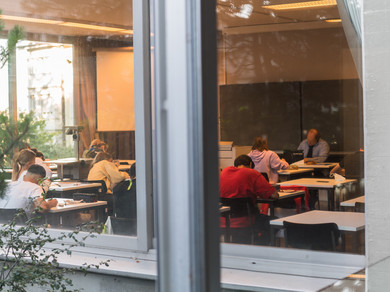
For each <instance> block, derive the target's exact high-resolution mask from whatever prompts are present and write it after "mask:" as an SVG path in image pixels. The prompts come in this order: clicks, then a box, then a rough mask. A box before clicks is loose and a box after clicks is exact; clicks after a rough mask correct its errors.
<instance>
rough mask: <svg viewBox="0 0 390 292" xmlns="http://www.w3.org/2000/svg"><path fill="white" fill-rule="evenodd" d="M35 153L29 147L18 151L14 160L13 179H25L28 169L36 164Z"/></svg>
mask: <svg viewBox="0 0 390 292" xmlns="http://www.w3.org/2000/svg"><path fill="white" fill-rule="evenodd" d="M35 157H36V155H35V153H34V152H33V151H31V150H29V149H23V150H20V151H19V152H18V153H16V155H15V157H14V160H13V162H12V180H13V181H16V180H18V179H19V178H21V179H23V176H24V175H25V174H26V172H27V169H28V168H29V167H30V166H31V165H33V164H35Z"/></svg>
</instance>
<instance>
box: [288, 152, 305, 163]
mask: <svg viewBox="0 0 390 292" xmlns="http://www.w3.org/2000/svg"><path fill="white" fill-rule="evenodd" d="M283 158H284V160H286V161H287V162H288V164H291V163H294V162H296V161H298V160H302V159H303V151H302V150H283Z"/></svg>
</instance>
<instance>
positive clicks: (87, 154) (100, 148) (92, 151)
mask: <svg viewBox="0 0 390 292" xmlns="http://www.w3.org/2000/svg"><path fill="white" fill-rule="evenodd" d="M106 151H107V144H106V143H104V142H103V141H102V140H99V139H95V140H92V142H91V144H90V145H89V149H87V150H85V151H84V152H83V158H95V157H96V155H97V154H98V153H101V152H106Z"/></svg>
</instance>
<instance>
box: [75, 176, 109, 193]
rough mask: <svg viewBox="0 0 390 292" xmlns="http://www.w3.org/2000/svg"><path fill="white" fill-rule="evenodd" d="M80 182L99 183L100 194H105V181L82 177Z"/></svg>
mask: <svg viewBox="0 0 390 292" xmlns="http://www.w3.org/2000/svg"><path fill="white" fill-rule="evenodd" d="M80 181H81V182H87V183H100V184H101V185H102V188H101V190H100V193H101V194H107V186H106V182H105V181H104V180H102V179H101V180H88V179H82V180H80Z"/></svg>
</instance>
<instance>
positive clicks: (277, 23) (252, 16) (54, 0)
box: [0, 0, 341, 37]
mask: <svg viewBox="0 0 390 292" xmlns="http://www.w3.org/2000/svg"><path fill="white" fill-rule="evenodd" d="M305 1H308V0H305ZM286 2H290V3H291V2H303V0H217V13H218V30H221V31H223V32H225V33H232V34H234V33H240V34H241V33H251V32H263V31H280V30H297V29H319V28H329V27H333V26H341V24H340V23H328V22H325V21H324V20H325V19H335V18H339V17H340V16H339V13H338V9H337V6H331V7H325V8H311V9H294V10H284V11H272V10H269V9H265V8H263V7H262V5H263V3H266V4H268V5H272V4H281V3H286ZM0 9H1V10H2V14H3V15H4V16H19V17H27V19H22V20H20V19H17V20H15V19H14V20H12V19H4V23H5V28H6V29H9V28H10V27H12V26H14V25H15V24H19V25H22V26H23V27H24V29H25V31H26V32H28V33H47V34H54V35H65V36H81V35H84V36H106V37H107V36H113V35H114V36H115V35H118V36H123V35H129V34H131V32H129V30H132V26H133V23H132V0H1V2H0ZM36 19H38V20H42V19H44V20H49V21H53V20H54V21H58V22H59V23H58V24H53V23H39V22H32V21H31V20H33V21H34V20H36ZM64 21H66V22H72V23H77V24H82V25H85V24H88V25H95V26H97V27H94V28H91V27H78V25H76V26H74V25H73V26H72V25H71V26H64V25H63V23H62V22H64ZM99 27H100V28H103V29H99ZM107 28H108V29H117V31H107Z"/></svg>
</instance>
